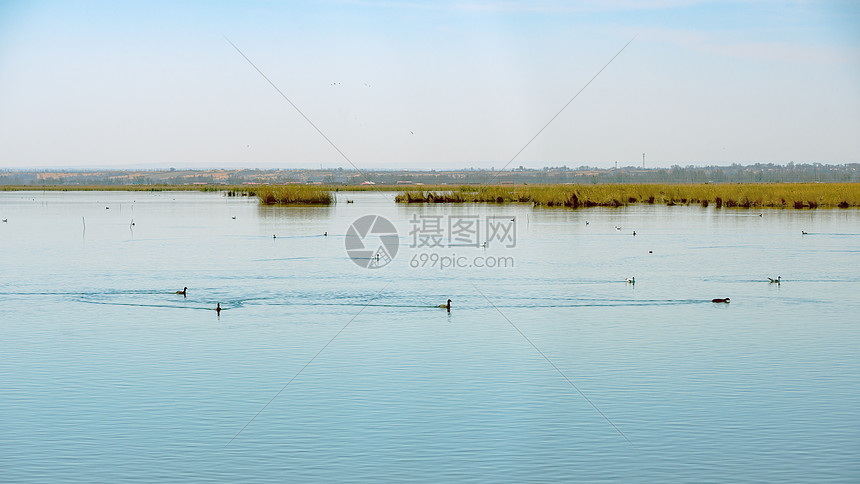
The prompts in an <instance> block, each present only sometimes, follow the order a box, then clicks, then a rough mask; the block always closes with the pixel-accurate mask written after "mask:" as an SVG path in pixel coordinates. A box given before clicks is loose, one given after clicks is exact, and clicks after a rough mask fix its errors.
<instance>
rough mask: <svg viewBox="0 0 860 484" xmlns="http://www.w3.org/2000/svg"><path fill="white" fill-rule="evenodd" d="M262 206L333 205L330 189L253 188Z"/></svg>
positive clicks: (315, 186) (304, 186) (311, 186)
mask: <svg viewBox="0 0 860 484" xmlns="http://www.w3.org/2000/svg"><path fill="white" fill-rule="evenodd" d="M251 195H257V198H259V199H260V203H262V204H263V205H331V204H332V203H334V195H332V192H331V187H326V186H322V185H262V186H259V187H255V188H254V189H253V190H252V191H251Z"/></svg>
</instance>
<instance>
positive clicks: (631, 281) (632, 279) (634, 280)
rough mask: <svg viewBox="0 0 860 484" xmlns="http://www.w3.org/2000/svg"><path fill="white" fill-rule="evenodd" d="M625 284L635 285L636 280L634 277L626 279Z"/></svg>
mask: <svg viewBox="0 0 860 484" xmlns="http://www.w3.org/2000/svg"><path fill="white" fill-rule="evenodd" d="M627 284H636V278H635V277H628V278H627Z"/></svg>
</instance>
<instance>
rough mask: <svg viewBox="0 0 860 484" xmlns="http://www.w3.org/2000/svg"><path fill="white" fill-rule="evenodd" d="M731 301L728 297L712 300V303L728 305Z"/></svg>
mask: <svg viewBox="0 0 860 484" xmlns="http://www.w3.org/2000/svg"><path fill="white" fill-rule="evenodd" d="M729 301H730V299H729V298H727V297H724V298H716V299H711V302H715V303H726V304H728V303H729Z"/></svg>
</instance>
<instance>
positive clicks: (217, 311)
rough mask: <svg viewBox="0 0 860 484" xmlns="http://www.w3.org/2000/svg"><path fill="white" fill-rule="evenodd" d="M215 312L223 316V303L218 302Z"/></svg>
mask: <svg viewBox="0 0 860 484" xmlns="http://www.w3.org/2000/svg"><path fill="white" fill-rule="evenodd" d="M215 312H216V313H217V314H218V316H219V317H220V316H221V303H218V305H217V306H215Z"/></svg>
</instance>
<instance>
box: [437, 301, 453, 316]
mask: <svg viewBox="0 0 860 484" xmlns="http://www.w3.org/2000/svg"><path fill="white" fill-rule="evenodd" d="M436 307H437V308H443V309H447V310H448V312H449V313H450V312H451V300H450V299H449V300H448V302H447V303H446V304H440V305H438V306H436Z"/></svg>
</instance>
